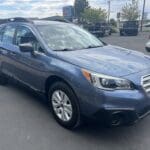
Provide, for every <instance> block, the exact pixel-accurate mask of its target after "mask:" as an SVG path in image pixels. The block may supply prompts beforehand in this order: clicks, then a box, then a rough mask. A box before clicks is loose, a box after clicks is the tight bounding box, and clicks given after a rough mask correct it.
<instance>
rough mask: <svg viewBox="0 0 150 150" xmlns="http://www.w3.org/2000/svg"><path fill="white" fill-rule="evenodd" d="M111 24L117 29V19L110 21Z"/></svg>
mask: <svg viewBox="0 0 150 150" xmlns="http://www.w3.org/2000/svg"><path fill="white" fill-rule="evenodd" d="M110 24H111V25H112V26H114V27H117V22H116V20H115V19H113V18H112V19H110Z"/></svg>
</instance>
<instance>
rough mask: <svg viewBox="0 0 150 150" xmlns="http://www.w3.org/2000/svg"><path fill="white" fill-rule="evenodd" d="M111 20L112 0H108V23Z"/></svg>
mask: <svg viewBox="0 0 150 150" xmlns="http://www.w3.org/2000/svg"><path fill="white" fill-rule="evenodd" d="M109 20H110V0H108V23H109Z"/></svg>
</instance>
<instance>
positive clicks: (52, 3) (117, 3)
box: [0, 0, 150, 18]
mask: <svg viewBox="0 0 150 150" xmlns="http://www.w3.org/2000/svg"><path fill="white" fill-rule="evenodd" d="M131 1H132V0H111V18H116V13H117V12H119V11H120V10H121V8H122V6H123V5H125V3H127V2H128V3H130V2H131ZM73 4H74V0H0V18H10V17H39V18H42V17H49V16H53V15H62V7H63V6H66V5H73ZM89 4H90V5H91V6H92V7H96V8H98V7H101V8H103V9H106V10H107V9H108V0H89ZM142 4H143V0H139V10H140V11H141V10H142ZM145 12H147V13H148V17H149V18H150V0H146V8H145Z"/></svg>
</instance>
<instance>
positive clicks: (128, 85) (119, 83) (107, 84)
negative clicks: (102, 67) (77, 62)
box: [82, 69, 133, 90]
mask: <svg viewBox="0 0 150 150" xmlns="http://www.w3.org/2000/svg"><path fill="white" fill-rule="evenodd" d="M82 73H83V75H84V77H85V78H86V79H87V80H88V81H89V82H90V83H91V84H93V86H95V87H97V88H100V89H105V90H131V89H133V84H132V82H130V81H129V80H126V79H122V78H117V77H111V76H107V75H103V74H97V73H92V72H90V71H87V70H85V69H82Z"/></svg>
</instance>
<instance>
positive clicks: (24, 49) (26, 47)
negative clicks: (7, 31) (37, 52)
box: [19, 43, 34, 52]
mask: <svg viewBox="0 0 150 150" xmlns="http://www.w3.org/2000/svg"><path fill="white" fill-rule="evenodd" d="M19 48H20V51H21V52H33V51H34V48H33V45H32V44H31V43H23V44H19Z"/></svg>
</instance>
